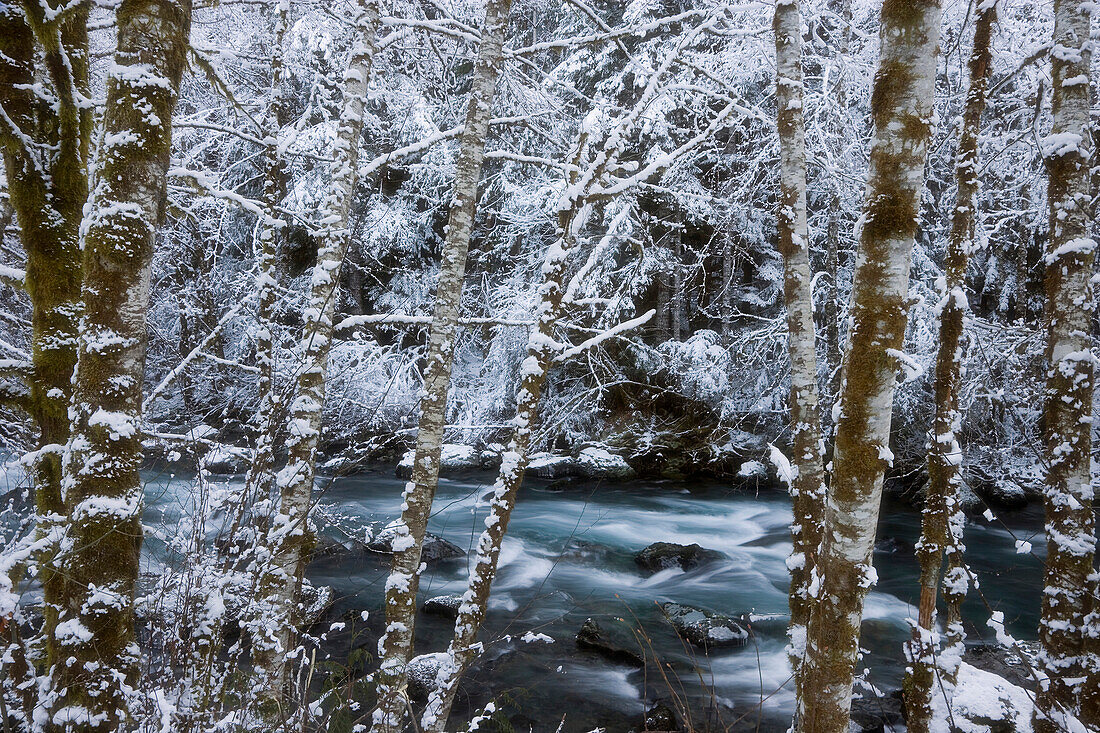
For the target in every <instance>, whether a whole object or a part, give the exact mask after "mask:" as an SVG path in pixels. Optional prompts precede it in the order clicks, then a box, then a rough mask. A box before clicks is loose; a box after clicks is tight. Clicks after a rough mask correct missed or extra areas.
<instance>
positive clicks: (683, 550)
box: [634, 542, 726, 573]
mask: <svg viewBox="0 0 1100 733" xmlns="http://www.w3.org/2000/svg"><path fill="white" fill-rule="evenodd" d="M725 557H726V556H725V555H723V554H722V553H720V552H718V551H717V550H708V549H706V548H705V547H701V546H700V545H697V544H691V545H677V544H675V543H674V542H654V543H653V544H652V545H650V546H649V547H647V548H645V549H644V550H642V551H641V552H639V553H638V554H637V555H635V556H634V562H636V563H637V564H638V565H639V566H640V567H641V568H642V569H643V570H646V571H648V572H651V573H656V572H658V571H661V570H667V569H668V568H675V567H679V568H682V569H684V570H691V569H692V568H696V567H699V566H700V565H704V564H706V563H709V562H714V561H716V560H722V559H724V558H725Z"/></svg>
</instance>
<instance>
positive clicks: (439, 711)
mask: <svg viewBox="0 0 1100 733" xmlns="http://www.w3.org/2000/svg"><path fill="white" fill-rule="evenodd" d="M583 151H584V139H583V138H582V141H581V144H580V146H579V148H578V155H577V158H576V159H575V160H574V163H575V164H579V162H580V155H581V153H583ZM575 167H576V166H575ZM590 211H591V204H590V203H587V202H585V201H583V200H579V199H575V200H572V201H568V202H566V205H565V207H564V208H563V210H562V211H561V212H560V213H559V214H558V240H557V242H556V244H555V246H553V247H551V248H550V250H549V253H548V254H547V256H546V260H545V261H544V262H543V265H542V276H543V284H542V286H541V287H540V288H539V294H540V300H539V308H538V312H537V313H538V318H537V321H536V325H535V330H534V331H533V332H532V333H531V336H530V338H529V339H528V341H527V358H526V359H524V361H523V364H522V365H521V366H520V374H521V378H520V385H519V390H518V391H517V392H516V403H517V404H516V417H515V420H514V425H515V429H514V430H513V431H512V438H511V440H510V441H509V443H508V449H507V450H506V451H505V452H504V456H503V460H502V462H501V466H500V471H499V473H498V474H497V479H496V482H495V483H494V484H493V489H492V492H491V494H492V497H493V498H492V499H491V500H490V502H489V517H488V518H487V519H486V520H485V530H484V531H483V532H482V533H481V537H480V538H479V539H478V543H477V562H476V564H475V565H474V569H473V570H472V571H471V572H470V581H469V586H468V588H467V590H466V593H465V595H464V596H463V598H462V604H461V605H460V606H459V609H458V618H457V619H456V620H455V633H454V636H453V637H452V639H451V643H450V646H449V647H448V649H447V660H446V661H445V662H444V665H443V666H442V667H441V669H440V671H439V673H438V675H437V678H436V682H437V687H436V688H435V689H433V690H432V691H431V693H430V696H429V698H428V705H427V707H426V708H425V709H424V714H423V717H422V719H421V729H422V730H423V731H424V733H443V731H444V729H445V727H446V725H447V719H448V718H449V717H450V714H451V706H452V705H453V703H454V697H455V693H456V692H457V691H458V683H459V680H461V678H462V675H463V673H464V672H465V671H466V668H467V667H469V665H470V663H471V662H472V661H473V660H474V658H475V657H476V656H477V653H478V650H479V647H478V645H477V644H476V639H477V633H478V630H479V629H480V628H481V622H482V620H483V619H484V618H485V611H486V609H487V608H488V606H489V592H490V591H491V590H492V585H493V579H494V578H495V577H496V570H497V564H498V562H499V560H500V548H501V546H502V544H503V541H504V535H505V533H506V532H507V531H508V521H509V519H511V516H512V509H513V508H514V507H515V505H516V495H517V494H518V493H519V487H520V485H521V484H522V483H523V474H524V471H525V470H526V469H527V463H528V455H529V452H530V447H531V433H532V431H533V430H534V425H535V421H536V420H537V419H538V407H539V398H540V396H541V394H542V388H543V386H544V385H545V383H546V377H547V375H548V374H549V372H550V367H551V365H552V363H553V360H554V357H555V356H556V355H557V354H558V349H557V346H556V344H557V341H556V340H555V338H554V334H555V330H556V329H557V324H558V320H559V319H560V318H561V316H562V312H563V310H564V295H565V264H566V259H567V258H568V257H569V254H570V253H571V252H572V251H573V249H574V247H575V246H576V244H577V235H578V233H579V231H580V230H581V228H582V227H583V226H584V223H585V221H586V220H587V217H588V214H589V212H590Z"/></svg>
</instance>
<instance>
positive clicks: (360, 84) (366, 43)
mask: <svg viewBox="0 0 1100 733" xmlns="http://www.w3.org/2000/svg"><path fill="white" fill-rule="evenodd" d="M378 23H379V3H378V0H359V3H358V5H357V15H356V18H355V21H354V25H355V28H356V30H357V32H358V37H357V38H356V40H355V46H354V47H353V49H352V53H351V59H350V60H349V62H348V69H347V71H346V72H345V74H344V92H343V101H342V105H341V111H340V121H339V126H338V128H337V132H336V141H335V143H334V144H333V151H332V155H333V163H332V167H331V177H330V184H329V186H330V188H329V193H328V196H327V197H326V199H325V201H324V203H323V205H322V208H321V223H322V226H323V232H322V235H321V237H320V239H321V242H320V247H319V248H318V250H317V263H316V265H315V266H314V268H313V276H312V279H311V283H310V295H309V301H308V303H307V305H306V308H305V311H304V313H303V314H302V315H303V320H304V322H305V325H304V327H303V337H302V346H301V359H302V364H301V365H300V367H299V369H298V373H297V378H296V384H295V386H296V391H295V397H294V401H293V402H292V403H291V405H290V424H289V425H288V427H287V449H288V458H287V464H286V466H284V467H283V469H282V470H281V471H279V473H278V475H277V476H276V481H275V484H276V487H275V488H276V490H277V492H278V494H279V498H278V501H279V507H278V510H277V512H275V513H274V516H273V517H272V521H271V527H270V529H269V531H268V535H267V541H266V552H267V553H270V555H269V556H267V557H263V556H261V557H260V558H259V559H258V561H259V562H260V563H262V566H263V568H264V572H263V577H262V578H261V580H260V589H259V592H258V595H259V598H260V601H259V602H260V604H262V605H263V606H265V608H264V609H263V610H262V611H261V613H260V617H261V618H263V619H266V624H265V625H262V626H259V627H258V628H255V629H253V634H252V649H253V665H254V667H255V669H256V672H257V677H258V679H257V681H256V684H257V688H258V689H257V696H258V697H259V698H260V699H261V701H262V702H261V707H262V708H264V711H263V712H264V714H271V713H272V712H273V709H272V708H275V707H277V703H278V701H279V700H281V698H282V697H283V693H284V692H285V690H284V688H285V685H286V682H287V672H288V662H289V661H290V656H291V655H292V654H293V650H294V645H295V633H294V631H295V629H294V618H295V616H296V615H297V614H296V608H295V601H296V597H297V593H298V589H299V588H300V587H301V583H302V573H303V572H304V570H305V564H306V560H307V558H308V555H309V549H310V546H311V545H312V534H311V532H310V527H309V517H308V514H309V509H310V498H311V496H312V493H313V478H314V470H315V468H316V458H317V446H318V443H319V441H320V437H321V411H322V408H323V407H324V403H325V369H326V368H327V366H328V356H329V348H330V344H331V339H332V319H333V313H334V310H335V307H336V294H337V288H338V285H339V282H340V268H341V267H342V265H343V261H344V255H345V254H346V252H347V247H348V242H349V240H350V238H351V234H350V232H349V231H348V212H349V210H350V207H351V199H352V196H353V194H354V190H355V182H356V171H357V168H358V157H359V137H360V133H361V132H362V129H363V113H364V109H365V107H366V102H367V85H368V82H369V80H370V75H371V67H372V64H373V60H374V51H375V45H376V40H375V35H376V33H377V29H378Z"/></svg>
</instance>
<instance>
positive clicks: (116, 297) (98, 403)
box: [49, 0, 191, 731]
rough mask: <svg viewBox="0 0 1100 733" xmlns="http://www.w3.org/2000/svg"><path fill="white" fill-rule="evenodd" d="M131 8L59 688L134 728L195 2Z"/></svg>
mask: <svg viewBox="0 0 1100 733" xmlns="http://www.w3.org/2000/svg"><path fill="white" fill-rule="evenodd" d="M117 18H118V20H117V23H118V49H117V52H116V53H115V59H114V64H113V65H112V66H111V70H110V71H109V73H108V80H107V102H106V107H105V111H104V120H103V125H104V129H105V131H106V134H105V136H104V144H103V146H102V149H101V150H100V153H99V161H100V163H99V165H100V171H101V173H100V175H99V176H98V178H97V184H96V188H95V191H94V193H93V196H92V201H91V203H90V204H89V205H88V207H87V214H86V216H85V218H84V222H83V224H82V229H83V232H84V237H83V246H84V263H83V272H84V283H83V299H84V320H83V323H82V324H81V328H80V338H79V343H78V361H77V364H76V370H75V374H74V376H73V399H72V406H71V408H70V417H71V431H72V437H71V438H70V439H69V442H68V446H67V448H66V451H65V467H64V481H63V490H64V492H65V497H64V498H65V500H66V502H67V504H68V506H69V507H70V522H69V526H68V532H67V535H66V537H65V538H64V540H63V544H62V557H63V560H64V569H65V574H66V576H67V583H68V590H67V592H66V594H65V599H64V600H65V605H64V606H63V607H62V608H61V609H60V614H59V619H58V623H57V627H56V633H55V637H56V638H55V643H56V644H57V647H58V654H57V656H56V663H55V664H54V665H53V667H52V669H51V677H52V679H51V684H52V694H51V695H50V696H49V697H50V702H51V703H52V705H51V708H52V709H51V710H50V713H51V717H52V720H53V721H54V723H55V724H58V725H61V724H62V723H64V728H65V730H67V731H92V730H97V731H102V730H104V729H122V728H125V726H126V725H127V723H126V721H127V720H128V718H129V713H128V706H129V699H128V697H129V694H131V693H128V692H127V686H129V685H133V684H134V683H135V682H136V681H137V665H138V661H139V651H138V648H137V645H136V643H135V640H134V609H133V600H134V585H135V583H136V581H137V574H138V557H139V554H140V549H141V537H142V528H141V509H142V493H141V483H140V478H139V476H138V467H139V464H140V462H141V431H140V424H141V404H142V394H141V392H142V377H143V368H144V362H145V344H146V328H145V316H146V310H147V308H148V302H149V284H150V275H151V272H150V269H151V265H152V257H153V248H154V235H155V232H156V228H157V225H158V223H159V222H160V220H161V218H162V216H163V212H164V194H165V189H166V176H165V173H166V171H167V168H168V162H169V154H170V152H171V138H172V134H171V133H172V131H171V120H172V112H173V109H174V108H175V102H176V92H177V90H178V88H179V82H180V76H181V75H182V73H183V67H184V65H185V61H186V53H187V44H188V36H189V32H190V26H191V4H190V2H189V0H178V1H177V0H172V1H170V0H123V2H122V4H121V5H120V6H119V9H118V15H117Z"/></svg>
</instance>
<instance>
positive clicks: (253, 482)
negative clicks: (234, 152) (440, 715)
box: [230, 0, 290, 539]
mask: <svg viewBox="0 0 1100 733" xmlns="http://www.w3.org/2000/svg"><path fill="white" fill-rule="evenodd" d="M289 16H290V0H279V2H278V4H277V5H276V6H275V17H274V26H275V28H274V33H273V34H272V40H271V44H272V46H271V100H270V101H269V103H268V107H267V114H266V116H265V119H264V133H265V136H266V138H265V140H264V142H265V143H266V145H267V149H266V150H265V151H264V155H265V158H266V160H265V166H264V205H265V214H264V219H263V220H262V221H261V222H260V235H259V241H258V245H259V248H258V249H259V251H258V252H257V254H256V260H257V262H256V265H257V270H258V271H259V272H258V274H257V276H256V288H257V289H258V290H259V292H260V295H259V299H258V300H257V303H256V322H257V329H256V366H257V367H258V368H259V370H260V375H259V378H258V379H257V380H256V392H257V394H258V395H259V406H258V407H257V409H256V449H255V452H254V453H253V456H252V464H251V465H250V466H249V468H248V476H247V477H246V478H245V493H244V498H245V502H246V504H247V505H248V507H249V508H248V509H247V511H248V512H251V513H253V515H254V519H260V518H264V517H267V515H268V513H269V512H268V511H265V510H264V508H263V507H262V506H257V505H256V502H262V503H263V504H265V505H266V504H268V503H269V502H270V499H271V496H272V490H273V489H274V486H275V431H276V428H277V425H276V424H275V413H276V410H277V409H278V397H277V395H276V394H275V341H274V334H273V331H274V328H275V323H274V317H275V303H276V301H277V300H278V271H277V256H278V252H279V233H280V226H279V224H280V222H279V211H278V206H279V204H280V203H281V202H282V200H283V197H284V196H285V195H286V188H287V163H286V160H285V159H284V158H283V157H282V155H280V152H279V145H278V134H279V124H280V119H281V117H282V114H283V107H284V104H285V101H284V99H283V93H284V91H283V90H284V88H285V84H284V82H283V41H284V38H285V36H286V30H287V24H288V22H289ZM254 530H255V531H256V532H257V533H259V532H261V531H262V530H263V528H261V527H260V526H256V527H254ZM230 539H232V538H230Z"/></svg>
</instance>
